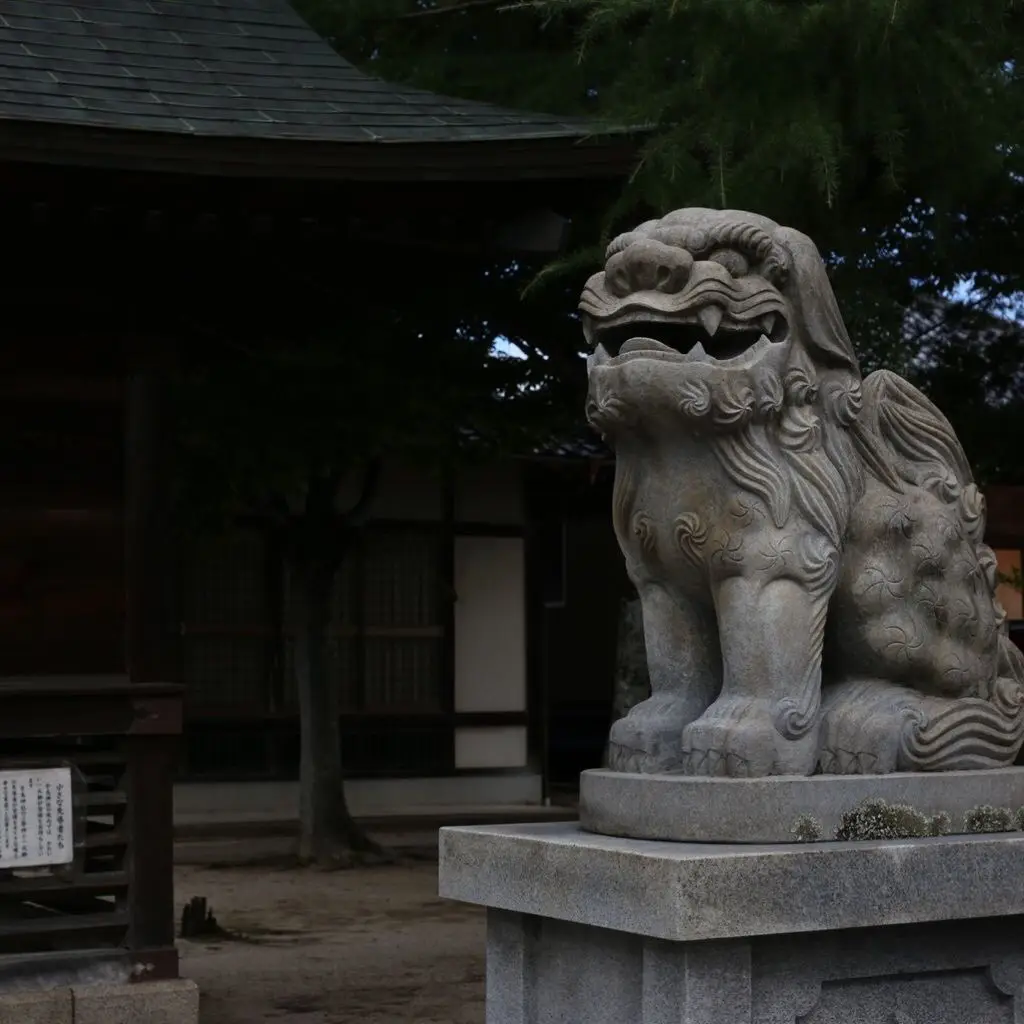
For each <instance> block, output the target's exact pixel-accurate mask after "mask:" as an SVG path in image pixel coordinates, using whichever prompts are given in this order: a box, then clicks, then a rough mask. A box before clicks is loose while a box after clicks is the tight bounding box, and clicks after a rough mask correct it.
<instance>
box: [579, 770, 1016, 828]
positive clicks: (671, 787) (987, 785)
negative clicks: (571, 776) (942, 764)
mask: <svg viewBox="0 0 1024 1024" xmlns="http://www.w3.org/2000/svg"><path fill="white" fill-rule="evenodd" d="M867 799H882V800H885V801H886V802H888V803H890V804H909V805H910V806H911V807H913V808H915V809H916V810H918V811H921V812H922V813H924V814H927V815H933V814H938V813H939V812H943V811H944V812H945V813H947V814H948V815H949V816H950V818H951V820H952V822H953V824H954V826H955V827H957V828H959V827H962V824H963V818H964V814H965V813H966V812H967V811H968V810H970V809H971V808H972V807H977V806H979V805H982V804H991V805H994V806H996V807H1007V808H1009V809H1010V810H1013V811H1015V810H1017V809H1018V808H1019V807H1022V806H1024V768H999V769H994V770H991V771H970V772H893V773H891V774H889V775H812V776H809V777H808V776H799V775H787V776H778V775H776V776H768V777H764V778H756V779H731V778H707V777H706V776H689V775H643V774H639V773H634V772H613V771H600V770H593V771H585V772H583V773H582V774H581V776H580V823H581V825H582V826H583V828H585V829H587V830H588V831H591V832H598V833H601V834H602V835H612V836H628V837H630V838H633V839H659V840H672V841H675V842H714V843H786V842H791V841H792V839H793V835H792V828H793V824H794V822H795V821H796V820H797V818H799V817H800V816H801V815H803V814H810V815H811V816H812V817H814V818H816V819H817V820H818V821H819V822H820V823H821V825H822V837H823V838H825V839H830V838H831V837H832V836H833V835H834V834H835V829H836V826H837V825H838V824H839V820H840V818H841V817H842V815H843V814H844V813H845V812H846V811H850V810H853V808H855V807H856V806H857V805H858V804H859V803H861V802H862V801H864V800H867Z"/></svg>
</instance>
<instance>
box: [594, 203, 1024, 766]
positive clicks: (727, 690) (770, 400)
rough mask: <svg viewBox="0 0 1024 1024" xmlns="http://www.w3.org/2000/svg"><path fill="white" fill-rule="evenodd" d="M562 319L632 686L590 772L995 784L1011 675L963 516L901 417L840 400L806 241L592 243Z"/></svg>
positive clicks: (657, 233)
mask: <svg viewBox="0 0 1024 1024" xmlns="http://www.w3.org/2000/svg"><path fill="white" fill-rule="evenodd" d="M580 311H581V313H582V317H583V324H584V331H585V334H586V337H587V339H588V342H589V343H590V345H591V348H592V353H591V355H590V357H589V361H588V375H589V397H588V402H587V417H588V419H589V421H590V423H591V424H592V425H593V426H594V427H596V428H597V429H598V430H599V431H600V432H601V433H602V434H603V435H604V436H605V438H606V439H607V440H608V441H609V443H610V444H611V445H612V446H613V447H614V449H615V453H616V477H615V488H614V498H613V519H614V525H615V530H616V533H617V536H618V540H619V543H620V545H621V548H622V551H623V554H624V556H625V560H626V566H627V570H628V572H629V575H630V578H631V579H632V580H633V582H634V584H635V585H636V588H637V591H638V593H639V595H640V599H641V602H642V607H643V622H644V634H645V643H646V648H647V658H648V663H649V669H650V677H651V696H650V697H649V698H648V699H647V700H645V701H643V702H642V703H640V704H638V705H637V706H636V707H634V708H633V709H632V710H631V711H630V713H629V714H628V715H627V716H626V717H625V718H623V719H621V720H620V721H619V722H617V723H616V724H615V726H614V728H613V730H612V734H611V737H610V744H609V751H610V754H609V760H610V767H611V768H613V769H616V770H622V771H640V772H685V773H689V774H694V775H720V776H763V775H782V774H797V775H808V774H812V773H814V772H815V771H821V772H825V773H869V772H892V771H938V770H952V769H978V768H993V767H999V766H1003V765H1010V764H1012V763H1013V761H1014V759H1015V757H1016V755H1017V753H1018V750H1019V749H1020V747H1021V743H1022V741H1024V656H1022V655H1021V653H1020V652H1019V651H1018V650H1017V648H1016V647H1014V646H1013V645H1012V644H1011V642H1010V640H1009V638H1008V636H1007V633H1006V628H1005V624H1004V623H1005V618H1006V615H1005V612H1004V611H1003V610H1002V608H1001V607H1000V605H999V602H998V600H997V599H996V584H997V573H996V558H995V554H994V553H993V551H992V550H991V549H990V548H988V547H987V546H986V545H985V543H984V542H983V534H984V529H985V502H984V498H983V497H982V495H981V493H980V492H979V490H978V488H977V486H975V484H974V482H973V480H972V476H971V470H970V467H969V466H968V464H967V460H966V458H965V455H964V452H963V449H962V448H961V446H960V443H959V442H958V440H957V438H956V435H955V433H954V431H953V428H952V427H951V426H950V424H949V422H948V421H947V420H946V419H945V417H944V416H943V415H942V413H941V412H939V410H938V409H937V408H936V407H935V406H934V405H933V404H932V403H931V402H930V401H929V400H928V399H927V398H925V396H924V395H923V394H921V392H920V391H918V390H917V389H916V388H914V387H913V386H912V385H911V384H909V383H908V382H907V381H905V380H903V379H902V378H901V377H898V376H897V375H896V374H894V373H890V372H888V371H886V370H880V371H878V372H876V373H873V374H871V375H870V376H869V377H867V378H866V379H863V380H862V378H861V375H860V371H859V368H858V365H857V357H856V355H855V354H854V351H853V348H852V346H851V344H850V339H849V336H848V335H847V332H846V328H845V326H844V324H843V321H842V318H841V316H840V313H839V309H838V307H837V304H836V300H835V296H834V294H833V292H832V288H831V286H830V284H829V281H828V277H827V275H826V271H825V266H824V264H823V262H822V260H821V257H820V256H819V254H818V251H817V249H816V248H815V246H814V244H813V243H812V242H811V240H810V239H809V238H807V237H806V236H804V235H802V234H800V233H799V232H797V231H794V230H793V229H791V228H785V227H781V226H779V225H778V224H775V223H773V222H772V221H770V220H768V219H766V218H765V217H760V216H757V215H755V214H751V213H742V212H737V211H733V210H709V209H687V210H678V211H676V212H674V213H670V214H668V215H667V216H665V217H663V218H661V220H652V221H648V222H647V223H644V224H641V225H640V226H639V227H638V228H636V230H634V231H630V232H628V233H627V234H624V235H622V236H621V237H619V238H617V239H615V241H613V242H612V243H611V245H610V246H609V249H608V252H607V262H606V264H605V267H604V270H603V271H601V272H600V273H598V274H595V275H594V276H593V277H591V278H590V280H589V281H588V282H587V284H586V286H585V288H584V290H583V296H582V299H581V302H580Z"/></svg>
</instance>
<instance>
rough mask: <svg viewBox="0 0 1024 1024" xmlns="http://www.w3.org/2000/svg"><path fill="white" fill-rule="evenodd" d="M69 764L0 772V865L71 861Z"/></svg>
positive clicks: (28, 866) (71, 822)
mask: <svg viewBox="0 0 1024 1024" xmlns="http://www.w3.org/2000/svg"><path fill="white" fill-rule="evenodd" d="M73 817H74V816H73V813H72V789H71V769H70V768H35V769H25V770H22V771H0V869H4V868H7V869H10V868H31V867H43V866H48V865H58V864H70V863H72V862H73V861H74V859H75V850H74V837H73V834H72V833H73V830H74V826H73Z"/></svg>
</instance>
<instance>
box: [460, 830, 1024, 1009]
mask: <svg viewBox="0 0 1024 1024" xmlns="http://www.w3.org/2000/svg"><path fill="white" fill-rule="evenodd" d="M440 854H441V861H440V892H441V895H442V896H445V897H447V898H450V899H456V900H463V901H466V902H469V903H476V904H480V905H482V906H485V907H487V908H488V910H487V913H488V928H487V1024H563V1022H564V1024H1024V835H1022V834H1020V833H1007V834H1004V835H994V836H993V835H988V836H953V837H945V838H938V839H915V840H896V841H889V842H861V843H838V842H827V843H815V844H801V845H782V844H780V845H774V846H768V845H762V846H756V845H743V846H738V845H713V844H696V843H693V844H691V843H673V842H656V841H643V840H635V839H616V838H610V837H606V836H599V835H592V834H589V833H586V832H583V831H582V830H581V829H580V828H579V827H578V826H576V825H565V824H553V825H524V826H498V827H472V828H448V829H443V830H442V831H441V841H440Z"/></svg>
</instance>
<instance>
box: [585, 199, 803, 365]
mask: <svg viewBox="0 0 1024 1024" xmlns="http://www.w3.org/2000/svg"><path fill="white" fill-rule="evenodd" d="M785 273H786V254H785V252H784V250H782V249H781V248H780V247H778V246H777V245H776V244H775V243H774V242H773V240H772V238H771V236H770V235H769V233H768V232H767V231H765V230H761V229H759V228H757V227H756V226H754V225H751V224H745V225H743V226H742V228H741V229H737V230H730V227H729V225H728V224H727V223H726V224H722V225H720V230H711V231H709V230H706V229H703V228H700V227H697V226H695V225H694V224H692V223H687V222H684V221H682V220H679V221H676V222H671V221H670V220H669V219H668V218H666V220H665V221H661V222H656V223H654V224H653V225H651V224H649V225H641V226H640V227H639V228H637V229H636V231H633V232H630V233H629V234H627V235H623V236H622V237H621V238H619V239H616V241H615V242H613V243H612V245H611V246H610V247H609V255H608V261H607V264H606V266H605V269H604V271H603V272H602V273H600V274H595V275H594V276H593V277H592V278H591V279H590V280H589V281H588V282H587V285H586V287H585V288H584V291H583V296H582V298H581V300H580V312H581V313H582V315H583V329H584V334H585V336H586V338H587V340H588V342H589V343H590V345H591V346H592V347H593V349H594V352H595V355H596V357H597V360H598V362H599V363H610V364H613V365H619V364H621V363H624V362H627V361H632V360H635V359H640V358H643V359H655V360H663V361H665V360H667V361H675V362H681V363H685V362H703V363H711V364H715V365H719V366H723V367H736V368H749V367H750V366H752V365H754V364H755V363H757V362H758V361H759V360H760V359H761V358H762V357H763V356H764V355H765V353H767V352H768V351H770V350H771V349H772V347H773V346H776V347H778V348H779V349H783V348H784V347H785V346H786V343H787V342H788V340H789V323H790V318H791V311H790V309H789V306H788V303H787V301H786V298H785V296H784V295H783V294H782V293H781V292H780V291H779V288H778V284H779V283H780V282H781V281H783V280H784V279H785Z"/></svg>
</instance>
